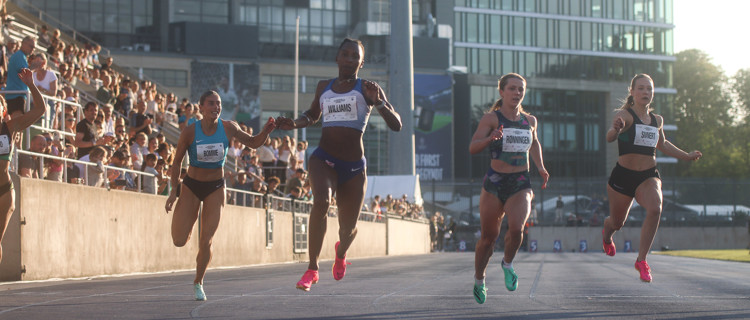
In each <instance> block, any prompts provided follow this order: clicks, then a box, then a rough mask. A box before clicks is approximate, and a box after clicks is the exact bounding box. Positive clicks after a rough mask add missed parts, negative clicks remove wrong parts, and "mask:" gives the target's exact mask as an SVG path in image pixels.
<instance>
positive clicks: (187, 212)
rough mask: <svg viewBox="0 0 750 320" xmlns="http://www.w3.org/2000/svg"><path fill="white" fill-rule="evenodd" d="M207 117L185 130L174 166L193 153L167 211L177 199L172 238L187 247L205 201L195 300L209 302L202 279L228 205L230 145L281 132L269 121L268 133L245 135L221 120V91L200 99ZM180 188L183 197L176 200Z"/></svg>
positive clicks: (175, 175) (255, 143) (256, 142)
mask: <svg viewBox="0 0 750 320" xmlns="http://www.w3.org/2000/svg"><path fill="white" fill-rule="evenodd" d="M198 109H199V111H200V113H201V114H202V115H203V119H202V120H200V121H197V122H195V123H193V124H190V125H188V126H187V127H185V129H183V130H182V133H181V134H180V139H179V141H178V142H177V148H176V150H175V153H174V162H173V163H178V164H179V163H182V159H183V158H184V157H185V153H187V154H188V157H189V159H188V160H189V163H190V166H189V167H188V170H187V176H185V179H183V180H182V184H180V170H179V168H175V170H172V176H171V179H172V185H173V186H177V187H175V188H172V191H171V192H170V194H169V198H168V199H167V203H166V205H165V209H166V210H167V213H169V211H171V210H172V205H173V204H174V202H175V200H177V205H176V206H175V209H174V215H173V216H172V240H173V241H174V244H175V246H178V247H182V246H184V245H185V244H186V243H187V241H188V240H189V239H190V233H191V232H192V230H193V225H194V224H195V221H196V220H197V219H198V209H200V207H201V202H203V210H202V214H201V215H200V217H201V228H200V235H199V236H198V243H199V247H198V257H197V259H196V263H197V267H196V270H195V280H194V281H193V290H194V293H195V299H196V300H206V293H205V292H204V291H203V276H204V275H205V274H206V268H207V267H208V263H209V261H210V260H211V240H212V239H213V236H214V233H216V228H217V227H218V226H219V219H220V218H221V209H222V208H223V207H224V203H225V201H226V199H225V196H226V193H225V192H224V162H225V160H226V158H227V149H228V148H229V141H230V140H232V138H236V139H237V140H238V141H239V142H241V143H242V144H244V145H246V146H248V147H251V148H257V147H259V146H261V145H263V143H264V142H265V141H266V140H267V139H268V135H269V134H270V133H271V131H273V130H274V129H275V128H276V122H275V120H274V119H273V118H269V119H268V121H267V122H266V124H265V125H264V126H263V130H261V132H260V133H259V134H258V135H256V136H251V135H250V134H248V133H247V132H244V131H242V129H240V126H239V125H238V124H237V123H236V122H234V121H225V120H221V119H220V118H219V116H220V115H221V98H220V97H219V94H218V93H216V91H212V90H211V91H207V92H205V93H204V94H203V95H201V97H200V103H199V105H198ZM177 188H181V190H180V198H179V200H178V199H177Z"/></svg>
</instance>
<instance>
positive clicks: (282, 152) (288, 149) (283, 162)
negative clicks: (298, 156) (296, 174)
mask: <svg viewBox="0 0 750 320" xmlns="http://www.w3.org/2000/svg"><path fill="white" fill-rule="evenodd" d="M293 140H294V139H292V138H291V137H290V136H283V137H281V139H280V142H279V145H278V149H277V150H278V151H277V152H278V155H279V157H278V160H277V161H276V166H277V167H284V168H286V167H287V166H289V163H290V160H291V158H292V157H294V151H295V148H294V146H295V143H294V141H293ZM295 165H296V164H295ZM284 178H286V176H285V177H284Z"/></svg>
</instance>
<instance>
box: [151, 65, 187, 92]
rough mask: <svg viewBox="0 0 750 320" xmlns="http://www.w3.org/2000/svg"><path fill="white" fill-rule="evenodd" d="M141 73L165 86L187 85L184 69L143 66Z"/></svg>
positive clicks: (183, 86) (181, 86)
mask: <svg viewBox="0 0 750 320" xmlns="http://www.w3.org/2000/svg"><path fill="white" fill-rule="evenodd" d="M143 73H144V74H145V75H146V76H148V77H149V78H150V79H151V80H153V81H155V82H157V83H159V84H161V85H164V86H167V87H180V88H186V87H187V86H188V81H187V77H188V76H187V71H184V70H169V69H147V68H143Z"/></svg>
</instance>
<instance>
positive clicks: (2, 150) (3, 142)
mask: <svg viewBox="0 0 750 320" xmlns="http://www.w3.org/2000/svg"><path fill="white" fill-rule="evenodd" d="M8 153H10V141H9V139H8V135H2V136H0V154H8Z"/></svg>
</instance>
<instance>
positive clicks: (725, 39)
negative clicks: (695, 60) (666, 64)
mask: <svg viewBox="0 0 750 320" xmlns="http://www.w3.org/2000/svg"><path fill="white" fill-rule="evenodd" d="M748 12H750V1H740V0H713V1H701V0H675V1H674V24H675V29H674V34H675V37H674V48H675V54H676V53H678V52H680V51H683V50H687V49H700V50H702V51H704V52H706V53H707V54H708V55H709V56H710V57H711V58H712V62H713V63H714V64H717V65H720V66H721V67H722V68H723V69H724V71H725V72H726V74H727V75H728V76H732V75H734V74H735V73H736V72H737V71H738V70H740V69H748V68H750V59H749V58H748V49H750V40H749V39H748V36H747V32H748V30H750V16H749V15H748Z"/></svg>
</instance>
